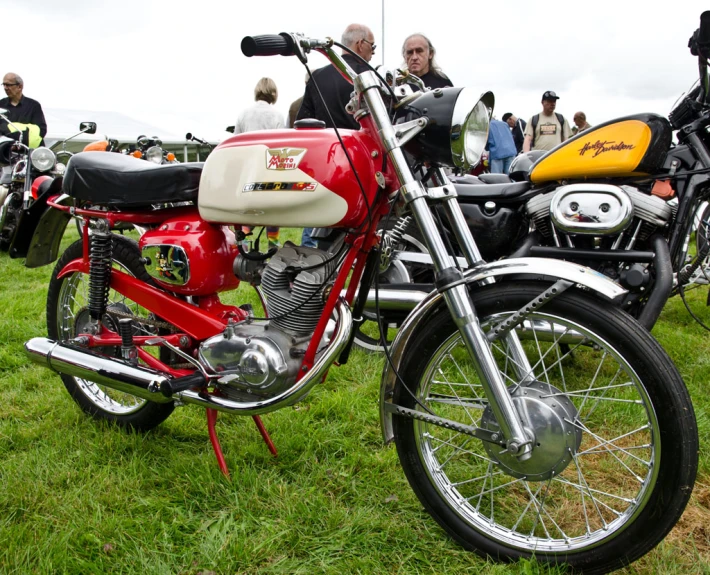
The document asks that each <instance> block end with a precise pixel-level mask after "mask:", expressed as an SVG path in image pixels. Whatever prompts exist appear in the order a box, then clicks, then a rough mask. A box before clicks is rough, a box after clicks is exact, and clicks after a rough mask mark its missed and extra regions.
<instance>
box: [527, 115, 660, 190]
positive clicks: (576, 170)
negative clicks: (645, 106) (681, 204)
mask: <svg viewBox="0 0 710 575" xmlns="http://www.w3.org/2000/svg"><path fill="white" fill-rule="evenodd" d="M671 137H672V130H671V125H670V124H669V123H668V120H666V119H665V118H663V117H662V116H658V115H656V114H636V115H633V116H626V117H624V118H619V119H616V120H611V121H609V122H605V123H603V124H599V125H598V126H593V127H592V128H590V129H588V130H585V131H584V132H581V133H580V134H577V135H576V136H575V137H573V138H570V139H569V140H567V141H565V142H563V143H562V144H560V145H559V146H557V147H556V148H554V149H553V150H551V151H550V152H549V153H548V154H545V155H544V156H543V157H542V158H540V159H539V160H538V161H537V162H535V164H534V165H533V167H532V170H531V172H530V180H531V181H532V182H533V183H534V184H541V183H544V182H550V181H553V180H585V179H598V178H620V177H629V176H643V175H648V174H653V173H655V172H656V171H658V170H659V169H660V168H661V167H662V166H663V160H664V159H665V156H666V153H667V152H668V148H669V147H670V145H671Z"/></svg>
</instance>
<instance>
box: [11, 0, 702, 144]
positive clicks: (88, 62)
mask: <svg viewBox="0 0 710 575" xmlns="http://www.w3.org/2000/svg"><path fill="white" fill-rule="evenodd" d="M383 3H384V34H383V26H382V22H383V13H382V12H383ZM708 8H709V6H708V3H707V1H705V2H702V1H700V0H676V1H675V2H672V3H669V2H667V1H664V2H660V1H657V0H648V1H643V2H641V1H621V0H616V1H606V0H600V1H594V2H573V1H569V0H566V1H557V0H527V1H524V2H523V1H520V2H518V1H507V2H504V1H498V2H476V1H469V2H461V1H460V0H457V1H453V0H428V1H426V2H424V1H420V0H407V1H404V0H359V1H358V2H340V1H335V0H327V1H326V0H312V1H303V2H295V1H293V0H289V1H286V0H267V1H261V2H259V1H243V0H237V1H235V0H232V1H226V0H225V1H219V0H201V1H196V0H190V1H184V0H175V1H165V0H161V1H157V0H141V1H133V0H123V1H116V0H111V1H107V0H65V1H63V2H59V1H57V0H32V1H30V0H0V14H2V20H3V23H4V24H3V28H4V36H5V39H6V42H5V47H4V49H3V51H2V52H3V55H2V59H1V60H0V63H1V64H2V67H3V68H4V70H2V71H1V73H3V74H4V73H5V72H8V71H13V72H17V73H18V74H20V75H21V76H22V77H23V78H24V81H25V94H26V95H27V96H29V97H32V98H35V99H37V100H39V101H40V102H41V103H42V105H43V107H45V108H66V109H85V110H88V111H92V110H93V111H113V112H121V113H124V114H126V115H129V116H132V117H135V118H139V119H143V120H145V121H147V122H149V123H151V124H153V125H157V126H164V127H166V129H170V130H172V131H173V132H175V133H180V132H181V131H184V130H190V131H193V132H195V133H196V135H199V132H200V131H203V132H205V131H210V133H219V132H220V131H221V130H222V129H223V128H224V127H225V126H227V125H228V124H234V121H235V119H236V117H237V114H238V113H239V111H240V110H241V109H242V108H244V107H246V106H248V105H249V104H250V103H251V102H252V101H253V89H254V85H255V84H256V82H257V81H258V80H259V78H261V77H262V76H268V77H271V78H273V79H274V80H275V82H276V84H277V86H278V89H279V101H278V102H277V104H276V106H277V108H278V109H279V110H280V111H282V112H283V114H284V115H285V114H286V112H287V110H288V106H289V104H290V103H291V102H292V101H293V100H295V99H296V98H298V97H299V96H301V95H302V92H303V85H304V84H303V82H304V75H305V70H304V68H303V67H302V65H301V64H300V62H299V61H298V60H297V59H296V58H283V57H280V56H278V57H271V58H246V57H244V56H243V55H242V54H241V51H240V48H239V45H240V42H241V39H242V37H243V36H245V35H253V34H267V33H278V32H282V31H288V32H302V33H305V34H307V35H309V36H313V37H318V38H323V37H326V36H333V37H335V38H336V39H337V40H340V35H341V34H342V31H343V30H344V28H345V27H346V26H347V25H348V24H350V23H352V22H360V23H363V24H366V25H368V26H370V28H371V29H372V31H373V32H374V34H375V38H376V41H377V45H378V47H377V52H376V55H375V57H374V58H373V60H372V63H373V64H381V63H383V61H384V64H385V66H387V67H390V68H391V67H395V66H399V65H400V64H401V63H402V58H401V47H402V42H403V40H404V38H405V37H406V36H407V35H409V34H411V33H413V32H423V33H424V34H426V35H427V36H429V38H430V39H431V40H432V42H433V44H434V46H436V49H437V52H438V59H439V63H440V65H441V67H442V68H443V70H444V71H445V72H446V73H447V74H448V75H449V76H450V77H451V79H452V81H453V82H454V84H455V85H456V86H470V87H473V88H475V89H476V90H480V91H484V90H492V91H493V92H494V93H495V95H496V109H495V115H496V116H497V117H498V118H500V116H502V114H503V113H504V112H513V113H515V114H516V115H518V116H520V117H522V118H528V117H529V116H531V115H532V114H535V113H537V112H539V111H540V108H541V105H540V100H541V96H542V93H543V92H544V91H545V90H554V91H556V92H557V94H558V95H559V96H560V97H561V99H560V100H559V101H558V106H557V111H558V112H561V113H562V114H564V115H565V116H566V117H567V118H568V119H569V120H570V122H571V119H572V115H573V114H574V112H575V111H577V110H583V111H584V112H586V114H587V118H588V120H589V122H590V123H592V124H596V123H600V122H602V121H605V120H608V119H611V118H614V117H617V116H622V115H626V114H630V113H637V112H657V113H660V114H663V115H667V114H668V112H669V111H670V108H671V106H672V105H673V103H674V102H675V100H676V99H677V98H678V97H679V96H680V95H681V94H682V93H683V92H684V91H685V90H686V89H687V88H688V87H689V86H690V85H691V84H692V82H693V81H694V80H695V79H696V78H697V64H696V59H695V58H693V57H692V56H691V55H690V52H689V50H688V48H687V42H688V38H689V36H690V35H691V33H692V32H693V30H695V28H697V27H698V23H699V17H700V13H701V12H702V11H703V10H704V9H708ZM14 30H16V32H15V31H14ZM383 44H384V50H383ZM309 65H310V66H312V67H313V68H318V67H321V66H323V65H325V59H324V58H323V57H322V56H321V55H319V54H312V55H311V56H310V58H309ZM89 116H90V114H89ZM91 119H92V118H90V117H87V118H86V120H91ZM49 128H50V131H51V126H49ZM99 132H101V126H99ZM109 135H110V134H109ZM136 135H137V134H136ZM157 135H159V134H157Z"/></svg>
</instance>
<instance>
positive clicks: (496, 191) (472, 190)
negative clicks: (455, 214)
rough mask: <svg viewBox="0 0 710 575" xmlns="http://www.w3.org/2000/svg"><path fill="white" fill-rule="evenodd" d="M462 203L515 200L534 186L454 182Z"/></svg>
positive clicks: (508, 183) (514, 183)
mask: <svg viewBox="0 0 710 575" xmlns="http://www.w3.org/2000/svg"><path fill="white" fill-rule="evenodd" d="M453 184H454V187H455V188H456V193H457V194H458V199H459V201H460V202H461V203H464V204H465V203H467V202H471V203H473V202H475V203H479V202H485V201H492V202H506V201H511V200H515V199H516V198H518V197H520V196H522V195H523V194H524V193H525V192H527V191H528V190H529V189H530V188H531V187H532V184H531V183H530V182H507V183H503V184H484V183H480V184H469V183H466V184H462V183H458V182H453Z"/></svg>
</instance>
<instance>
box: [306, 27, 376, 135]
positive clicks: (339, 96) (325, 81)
mask: <svg viewBox="0 0 710 575" xmlns="http://www.w3.org/2000/svg"><path fill="white" fill-rule="evenodd" d="M341 43H342V44H343V45H344V46H347V47H348V48H350V49H351V50H352V51H353V52H355V53H356V54H358V55H359V56H360V57H361V58H363V59H364V60H365V61H367V62H369V61H370V60H372V56H373V55H374V54H375V48H376V46H375V36H374V35H373V33H372V30H370V29H369V28H368V27H367V26H364V25H362V24H350V26H348V27H347V28H346V29H345V32H343V37H342V40H341ZM343 59H344V60H345V61H346V62H347V63H348V64H349V65H350V67H351V68H352V69H353V70H355V72H356V73H358V74H360V73H362V72H364V71H365V70H366V69H367V68H366V67H365V65H364V64H362V63H361V62H360V61H359V60H357V59H356V58H354V57H353V56H351V55H349V54H348V53H347V52H346V53H344V54H343ZM314 81H315V82H316V84H318V88H319V89H320V92H321V94H322V95H323V99H324V100H325V106H324V105H323V102H322V101H321V99H320V96H319V95H318V92H317V90H316V87H315V85H314V84H313V82H314ZM352 92H353V86H352V84H351V83H350V82H348V81H347V80H346V79H345V78H343V77H342V76H341V74H340V72H338V70H337V69H336V68H335V66H333V65H332V64H329V65H328V66H325V67H324V68H319V69H318V70H316V71H315V72H313V78H312V79H310V80H309V81H308V83H307V84H306V92H305V94H304V95H303V103H302V104H301V109H300V110H299V111H298V116H297V119H298V120H302V119H304V118H315V119H316V120H322V121H323V122H325V125H326V126H327V127H328V128H333V127H337V128H347V129H350V130H359V129H360V125H359V124H358V123H357V122H356V121H355V120H354V119H353V117H352V116H351V115H350V114H348V113H347V112H346V111H345V106H346V105H347V103H348V102H349V101H350V95H351V93H352ZM326 107H327V108H328V110H329V111H330V114H331V116H332V117H333V121H331V120H330V117H329V116H328V113H327V111H326Z"/></svg>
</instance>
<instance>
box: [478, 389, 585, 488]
mask: <svg viewBox="0 0 710 575" xmlns="http://www.w3.org/2000/svg"><path fill="white" fill-rule="evenodd" d="M512 397H513V403H514V404H515V407H516V408H517V410H518V412H519V413H524V414H525V416H526V418H527V420H528V423H529V425H530V427H529V428H526V432H527V433H528V435H529V436H530V437H532V438H533V451H532V454H531V455H530V457H529V458H528V459H526V460H524V461H521V460H520V459H518V458H517V457H516V456H515V455H514V454H513V453H510V452H508V451H507V450H506V449H503V448H501V447H500V446H499V445H496V444H494V443H485V444H484V445H485V449H486V451H487V452H488V455H489V456H490V458H491V459H492V460H493V461H495V462H496V463H498V465H499V466H500V468H501V470H502V471H504V472H505V473H506V474H508V475H510V476H512V477H515V478H524V479H526V480H527V481H546V480H548V479H550V478H552V477H555V476H557V475H559V474H560V473H562V471H564V469H565V468H566V467H567V466H568V465H569V463H570V462H571V461H572V456H573V455H574V454H576V453H577V451H578V449H579V446H580V444H581V442H582V427H581V426H579V425H575V422H576V420H577V409H576V408H575V406H574V404H573V403H572V402H571V401H570V400H569V398H568V397H567V396H566V395H565V394H564V393H563V392H561V391H560V390H559V389H557V388H556V387H554V386H552V385H550V384H548V383H544V382H541V381H531V382H530V383H527V384H523V385H520V386H517V388H516V389H515V390H514V391H513V393H512ZM481 427H482V428H483V429H487V430H489V431H493V432H494V433H495V432H499V430H500V428H499V426H498V423H497V422H496V420H495V417H494V415H493V411H492V410H491V408H490V406H488V407H486V409H485V410H484V412H483V416H482V418H481Z"/></svg>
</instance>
